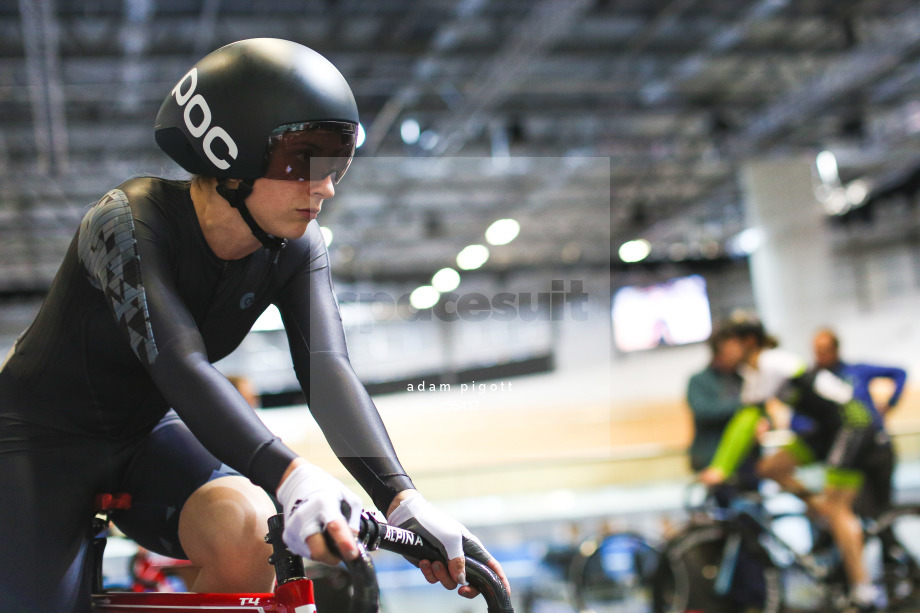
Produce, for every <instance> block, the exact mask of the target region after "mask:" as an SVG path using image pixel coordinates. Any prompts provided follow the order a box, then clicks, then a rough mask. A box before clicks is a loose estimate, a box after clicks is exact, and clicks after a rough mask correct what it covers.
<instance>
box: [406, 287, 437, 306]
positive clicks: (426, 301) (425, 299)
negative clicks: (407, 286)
mask: <svg viewBox="0 0 920 614" xmlns="http://www.w3.org/2000/svg"><path fill="white" fill-rule="evenodd" d="M440 298H441V293H440V292H438V291H437V290H435V289H434V288H432V287H431V286H419V287H418V288H416V289H415V290H413V291H412V294H410V295H409V304H410V305H412V306H413V307H414V308H416V309H429V308H430V307H434V306H435V305H437V304H438V299H440Z"/></svg>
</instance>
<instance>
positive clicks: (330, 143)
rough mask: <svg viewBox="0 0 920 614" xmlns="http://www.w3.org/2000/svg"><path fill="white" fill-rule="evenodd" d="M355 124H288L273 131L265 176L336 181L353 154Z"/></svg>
mask: <svg viewBox="0 0 920 614" xmlns="http://www.w3.org/2000/svg"><path fill="white" fill-rule="evenodd" d="M356 135H357V126H356V125H355V124H351V123H348V122H307V123H300V124H287V125H284V126H280V127H278V128H276V129H275V130H273V131H272V133H271V135H270V136H269V138H268V142H269V145H268V151H267V152H266V154H265V173H264V174H263V175H262V176H263V177H265V178H266V179H282V180H285V181H319V180H321V179H324V178H326V177H327V176H329V175H332V181H333V183H338V182H339V181H340V180H341V179H342V177H343V176H344V175H345V171H347V170H348V165H349V164H351V159H352V156H354V154H355V138H356Z"/></svg>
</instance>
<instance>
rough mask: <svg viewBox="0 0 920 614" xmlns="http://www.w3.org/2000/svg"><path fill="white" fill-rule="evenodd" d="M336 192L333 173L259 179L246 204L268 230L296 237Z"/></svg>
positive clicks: (284, 237)
mask: <svg viewBox="0 0 920 614" xmlns="http://www.w3.org/2000/svg"><path fill="white" fill-rule="evenodd" d="M333 196H335V185H334V184H333V182H332V176H331V175H330V176H326V177H325V178H323V179H320V180H318V181H284V180H280V179H265V178H261V179H256V180H255V182H254V183H253V184H252V194H251V195H250V196H249V198H247V199H246V205H247V206H248V208H249V212H250V213H252V217H254V218H255V220H256V222H258V224H259V226H261V227H262V229H263V230H264V231H265V232H267V233H268V234H271V235H274V236H276V237H281V238H283V239H297V238H299V237H301V236H302V235H303V233H304V232H306V230H307V224H308V223H310V222H311V221H312V220H314V219H316V216H317V215H318V214H319V212H320V209H321V208H322V206H323V201H324V200H326V199H328V198H332V197H333Z"/></svg>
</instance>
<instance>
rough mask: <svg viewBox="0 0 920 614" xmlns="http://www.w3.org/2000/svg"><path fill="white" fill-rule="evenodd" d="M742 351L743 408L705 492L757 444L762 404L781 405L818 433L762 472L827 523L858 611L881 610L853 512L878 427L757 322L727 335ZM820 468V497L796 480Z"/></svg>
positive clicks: (830, 379)
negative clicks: (803, 471) (805, 468)
mask: <svg viewBox="0 0 920 614" xmlns="http://www.w3.org/2000/svg"><path fill="white" fill-rule="evenodd" d="M728 334H729V335H731V336H733V337H736V338H738V339H739V340H740V341H741V342H742V344H743V345H744V349H745V358H744V363H743V365H742V368H741V369H740V372H741V375H742V377H743V378H744V385H743V387H742V392H741V401H742V404H743V407H742V408H741V409H739V410H738V412H737V413H736V415H735V417H734V418H733V419H732V421H731V422H730V423H729V425H728V426H727V427H726V429H725V434H724V435H723V437H722V441H721V442H720V444H719V448H718V449H717V451H716V454H715V457H714V458H713V461H712V463H711V464H710V465H709V467H707V468H706V469H705V470H704V471H703V472H702V473H701V481H702V482H703V483H705V484H708V485H716V484H719V483H721V482H723V481H724V480H725V479H726V478H727V477H729V476H730V475H732V473H733V472H734V471H735V470H736V468H737V466H738V463H739V461H740V459H741V458H743V457H744V454H745V453H746V451H747V450H748V449H750V447H751V445H752V444H753V441H754V437H755V434H754V433H755V428H756V423H757V421H758V420H759V417H760V416H761V415H762V412H763V409H764V405H765V403H766V402H767V401H768V400H770V399H778V400H780V401H782V402H784V403H786V404H787V405H789V406H791V407H792V408H793V410H794V411H795V412H796V413H797V414H801V415H804V416H807V417H808V418H810V419H811V420H813V421H814V423H815V425H816V427H815V429H814V431H813V432H812V433H811V434H809V435H808V436H803V435H802V434H796V435H795V436H794V437H793V439H792V441H791V442H790V443H788V444H787V445H785V446H784V447H782V448H780V449H779V450H777V451H776V452H774V453H773V454H771V455H769V456H766V457H765V458H763V459H762V460H761V461H760V463H759V464H758V468H757V471H758V473H759V474H760V475H761V476H762V477H764V478H767V479H771V480H774V481H775V482H777V483H778V484H779V485H780V486H781V487H782V488H783V489H784V490H786V491H787V492H791V493H793V494H795V495H797V496H799V497H801V498H802V499H803V500H804V501H805V503H806V504H807V506H808V509H809V512H810V513H811V514H813V515H815V516H817V517H819V518H822V519H824V521H825V522H826V523H827V526H828V529H829V531H830V534H831V536H832V537H833V539H834V541H835V543H836V544H837V546H838V548H839V550H840V554H841V557H842V559H843V566H844V570H845V572H846V575H847V579H848V581H849V584H850V589H851V593H850V599H851V601H852V602H853V604H854V606H855V607H856V608H858V609H860V610H866V609H872V608H874V607H876V601H877V599H878V594H877V590H876V587H875V586H874V585H873V584H872V582H871V580H870V578H869V574H868V572H867V570H866V566H865V563H864V562H863V558H862V553H863V538H862V526H861V524H860V522H859V518H858V517H857V516H856V513H855V512H854V509H853V505H854V502H855V500H856V497H857V495H858V494H859V492H860V490H861V489H862V487H863V483H864V481H865V477H866V475H867V474H872V473H873V472H874V469H875V468H874V467H873V463H874V462H875V459H876V458H877V455H876V454H875V453H874V450H875V448H876V447H877V445H878V444H877V441H876V434H877V432H878V428H877V426H875V425H874V424H873V421H872V418H871V415H870V413H869V410H868V409H867V408H866V406H865V405H864V404H863V403H862V402H861V401H860V400H859V399H857V398H856V397H855V396H854V393H853V387H852V386H851V385H850V384H848V383H847V382H846V381H844V380H842V379H840V378H839V377H837V376H836V375H834V374H833V373H831V372H830V371H828V370H827V369H822V368H816V369H808V366H807V364H806V363H805V362H804V361H803V360H802V359H800V358H799V357H797V356H795V355H794V354H791V353H789V352H786V351H784V350H781V349H779V348H778V347H777V345H778V344H777V342H776V340H775V339H774V338H773V337H771V336H770V335H768V334H767V333H766V331H765V330H764V328H763V325H762V324H761V323H760V322H758V321H753V320H742V321H739V322H736V323H735V324H734V325H733V326H732V327H731V328H730V330H729V333H728ZM816 462H822V463H824V464H825V465H826V478H825V484H824V489H823V491H822V492H821V493H812V492H811V491H809V490H808V489H807V488H805V486H804V485H803V484H802V483H801V482H800V481H799V480H798V479H797V478H796V476H795V469H796V467H798V466H800V465H806V464H811V463H816Z"/></svg>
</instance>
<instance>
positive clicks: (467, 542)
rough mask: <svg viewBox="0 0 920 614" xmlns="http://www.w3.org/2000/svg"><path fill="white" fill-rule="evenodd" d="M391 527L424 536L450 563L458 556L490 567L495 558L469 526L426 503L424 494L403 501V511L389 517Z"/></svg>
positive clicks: (399, 510)
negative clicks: (470, 558) (490, 562)
mask: <svg viewBox="0 0 920 614" xmlns="http://www.w3.org/2000/svg"><path fill="white" fill-rule="evenodd" d="M387 522H388V523H389V524H391V525H394V526H397V527H401V528H404V529H409V530H411V531H415V532H416V533H418V534H420V535H421V536H422V537H424V538H425V539H427V540H428V541H429V542H431V544H432V545H433V546H435V547H437V548H438V550H440V551H441V554H443V555H445V556H446V558H447V560H448V561H449V560H451V559H455V558H457V557H458V556H463V555H464V553H465V554H466V555H467V556H471V557H473V558H475V559H476V560H478V561H480V562H482V563H488V562H489V561H490V560H491V559H492V555H491V554H489V552H488V551H487V550H486V549H485V547H483V545H482V542H480V541H479V539H477V538H476V536H474V535H473V534H472V533H470V531H469V529H467V528H466V527H465V526H463V525H462V524H460V523H459V522H457V521H456V520H454V519H453V518H451V517H450V516H448V515H447V514H445V513H444V512H442V511H441V510H439V509H438V508H436V507H435V506H433V505H432V504H431V503H429V502H428V501H426V500H425V497H423V496H422V494H421V493H420V492H413V493H411V494H410V495H409V496H408V497H406V498H405V499H403V500H402V501H401V502H400V504H399V507H397V508H396V509H395V510H393V513H391V514H390V515H389V516H388V517H387Z"/></svg>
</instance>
